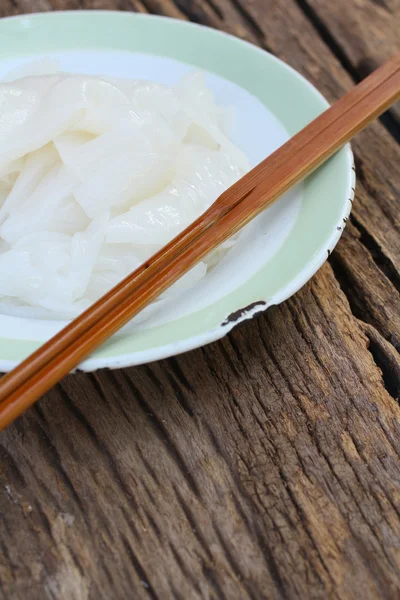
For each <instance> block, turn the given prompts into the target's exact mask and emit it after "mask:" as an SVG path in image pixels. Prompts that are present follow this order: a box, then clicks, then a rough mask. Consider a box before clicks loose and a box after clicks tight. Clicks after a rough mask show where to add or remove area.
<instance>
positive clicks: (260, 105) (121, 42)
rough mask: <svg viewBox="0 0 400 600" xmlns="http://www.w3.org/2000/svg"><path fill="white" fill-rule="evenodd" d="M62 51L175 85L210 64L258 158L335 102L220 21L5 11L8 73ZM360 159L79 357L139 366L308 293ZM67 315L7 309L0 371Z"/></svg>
mask: <svg viewBox="0 0 400 600" xmlns="http://www.w3.org/2000/svg"><path fill="white" fill-rule="evenodd" d="M43 58H46V59H47V58H51V59H53V58H55V59H56V60H57V62H58V63H59V64H61V67H62V68H63V69H64V70H67V71H70V72H76V73H88V74H99V75H114V76H120V77H132V78H145V79H151V80H154V81H157V82H159V83H166V84H171V83H174V82H175V81H177V80H178V79H179V78H180V77H181V76H182V75H184V74H186V73H188V72H191V71H196V70H201V71H204V72H205V74H206V79H207V83H208V85H209V87H210V88H211V89H212V90H213V92H214V94H215V96H216V97H217V100H218V102H219V103H220V104H228V105H230V106H232V107H233V108H234V114H235V120H234V126H233V131H232V139H233V140H234V142H235V143H236V144H237V145H238V146H239V147H241V148H242V149H243V150H244V151H245V153H246V154H247V155H248V157H249V159H250V162H251V163H252V164H253V165H254V164H257V162H259V161H260V160H262V159H263V158H264V157H265V156H267V155H268V154H270V153H271V152H272V151H273V150H275V149H276V148H278V147H279V146H280V145H282V143H284V142H285V141H286V140H287V139H289V137H291V136H292V135H294V134H295V133H296V132H297V131H299V130H300V129H302V128H303V127H304V126H305V125H306V124H307V123H309V122H310V121H311V120H312V119H313V118H315V117H316V116H317V115H318V114H320V113H321V112H322V111H323V110H325V109H326V108H327V106H328V103H327V101H326V100H325V99H324V97H323V96H322V95H321V94H320V93H319V92H318V91H317V90H316V89H315V88H314V87H313V86H312V85H311V84H310V83H309V82H308V81H307V80H306V79H304V78H303V77H302V76H301V75H299V74H298V73H297V72H296V71H294V70H293V69H292V68H291V67H289V66H288V65H286V64H285V63H283V62H282V61H280V60H279V59H277V58H275V57H274V56H272V55H271V54H269V53H267V52H265V51H263V50H261V49H259V48H257V47H256V46H253V45H252V44H249V43H247V42H244V41H242V40H239V39H237V38H235V37H232V36H230V35H228V34H225V33H221V32H219V31H215V30H213V29H210V28H207V27H203V26H201V25H195V24H192V23H187V22H183V21H177V20H174V19H169V18H164V17H156V16H150V15H142V14H131V13H122V12H121V13H119V12H103V11H90V12H89V11H88V12H86V11H76V12H74V11H72V12H56V13H46V14H36V15H29V16H21V17H12V18H7V19H2V20H0V77H3V76H4V75H5V74H7V73H8V72H9V71H10V70H13V69H18V68H19V67H20V66H21V65H24V64H26V63H32V62H33V61H36V60H42V59H43ZM354 185H355V177H354V163H353V155H352V152H351V149H350V146H349V145H347V146H346V147H344V148H343V149H342V150H341V151H339V152H338V153H337V154H336V155H335V156H334V157H332V158H331V159H330V160H329V161H328V162H327V163H325V165H323V166H322V167H321V168H320V169H318V170H317V171H316V172H315V173H314V174H312V175H311V176H310V177H308V178H307V180H306V181H305V182H304V183H303V184H302V185H301V186H298V187H297V188H295V189H294V190H292V191H291V192H289V193H288V194H286V195H285V196H284V197H282V198H281V199H280V200H279V201H278V202H277V203H276V204H275V205H274V206H272V207H271V208H269V209H268V210H267V211H265V212H264V213H262V214H261V215H260V216H259V217H257V219H255V220H254V221H253V222H252V223H250V224H249V225H248V226H247V227H246V229H245V230H244V231H243V232H242V233H241V234H240V237H239V241H238V242H237V244H236V245H235V246H234V247H233V249H232V250H231V251H230V252H229V253H228V254H227V255H226V256H225V257H224V259H223V260H222V261H221V262H220V263H219V264H218V265H217V267H215V268H214V269H213V270H212V271H211V272H210V273H209V274H207V276H206V277H205V278H204V279H203V280H202V281H200V282H199V284H198V285H196V286H195V287H194V288H192V289H191V290H189V291H187V292H186V293H185V294H183V295H182V296H181V297H180V298H179V302H177V301H176V300H174V302H169V303H167V304H165V305H163V307H162V310H160V311H159V312H156V313H154V314H152V316H151V317H149V318H148V319H147V320H145V321H142V322H139V323H137V324H135V323H131V324H129V325H128V326H127V327H125V328H124V329H123V330H122V331H121V332H119V333H118V334H117V335H115V336H114V337H113V338H112V339H111V340H110V341H108V342H107V343H106V344H104V345H103V346H102V347H101V348H100V349H99V350H97V351H96V352H95V353H94V354H92V355H91V357H89V358H88V359H87V360H86V361H84V362H83V363H82V364H81V365H80V367H79V368H80V369H82V370H86V371H92V370H95V369H99V368H104V367H109V368H118V367H123V366H129V365H137V364H141V363H145V362H150V361H154V360H158V359H161V358H165V357H167V356H171V355H174V354H179V353H180V352H184V351H187V350H191V349H193V348H197V347H199V346H201V345H203V344H206V343H209V342H212V341H215V340H217V339H219V338H221V337H223V336H224V335H225V334H226V333H228V331H230V330H231V329H232V328H233V327H234V326H235V325H236V324H238V323H240V322H242V321H244V320H246V319H249V318H251V317H253V316H254V315H255V314H256V313H258V312H260V311H263V310H265V309H266V308H268V307H269V306H271V305H274V304H278V303H280V302H283V301H284V300H286V299H287V298H289V297H290V296H291V295H292V294H294V293H295V292H296V291H297V290H299V289H300V288H301V287H302V286H303V285H304V284H305V283H306V282H307V281H308V280H309V279H310V278H311V277H312V276H313V275H314V273H315V272H316V271H317V270H318V269H319V268H320V267H321V265H322V264H323V263H324V262H325V260H326V259H327V258H328V256H329V254H330V252H331V251H332V249H333V248H334V246H335V244H336V243H337V241H338V239H339V237H340V235H341V233H342V231H343V228H344V225H345V222H346V220H347V217H348V215H349V212H350V209H351V203H352V199H353V194H354ZM63 325H64V323H62V322H60V321H45V320H39V319H36V320H35V319H21V318H15V317H10V316H6V315H0V371H3V372H5V371H8V370H10V369H11V368H12V367H14V366H15V365H16V364H17V363H18V362H20V361H21V360H22V359H24V358H25V357H26V356H27V355H28V354H30V353H31V352H33V351H34V350H35V349H36V348H37V347H38V346H39V345H41V344H42V343H43V342H44V341H45V340H47V339H48V338H49V337H50V336H51V335H53V334H54V333H56V332H57V331H58V330H59V329H60V328H61V327H62V326H63Z"/></svg>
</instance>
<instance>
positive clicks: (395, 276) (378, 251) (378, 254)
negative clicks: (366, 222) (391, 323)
mask: <svg viewBox="0 0 400 600" xmlns="http://www.w3.org/2000/svg"><path fill="white" fill-rule="evenodd" d="M350 220H351V223H352V224H353V225H354V227H356V229H358V231H359V232H360V234H361V235H360V238H359V240H360V242H361V243H362V245H363V246H364V247H365V248H366V249H367V250H368V252H369V254H370V255H371V257H372V259H373V261H374V263H375V264H376V266H377V267H378V268H379V269H380V270H381V271H382V273H383V274H384V275H385V276H386V277H387V278H388V279H389V281H390V282H391V283H392V284H393V286H394V287H395V288H396V290H397V291H398V292H399V293H400V274H399V273H398V271H397V269H396V267H395V266H394V264H393V263H392V261H391V260H390V258H389V257H388V256H386V254H385V253H384V252H383V250H382V248H381V247H380V246H379V245H378V243H377V241H376V240H375V239H374V238H373V237H372V235H371V234H370V233H369V232H368V231H367V230H366V229H365V227H364V226H363V225H362V224H361V223H360V221H359V220H358V219H357V217H356V216H355V215H354V214H352V215H351V216H350Z"/></svg>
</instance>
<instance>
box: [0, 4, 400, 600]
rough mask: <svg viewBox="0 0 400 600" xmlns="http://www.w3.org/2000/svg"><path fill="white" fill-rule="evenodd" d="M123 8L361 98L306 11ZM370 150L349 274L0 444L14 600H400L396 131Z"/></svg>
mask: <svg viewBox="0 0 400 600" xmlns="http://www.w3.org/2000/svg"><path fill="white" fill-rule="evenodd" d="M43 1H44V0H40V1H38V0H34V1H32V2H30V3H29V5H28V4H27V2H26V1H25V4H23V2H22V1H21V0H20V1H19V2H18V3H17V4H14V3H13V6H12V5H11V4H10V5H9V6H8V7H7V5H4V3H3V4H2V9H3V10H4V6H6V10H9V11H17V12H18V11H21V10H36V9H37V8H41V7H42V6H44V5H43V4H42V2H43ZM390 1H392V2H393V0H385V2H390ZM90 2H91V0H90ZM49 4H50V3H49ZM86 5H87V6H93V4H89V2H86ZM46 6H47V5H46ZM52 6H53V7H55V8H62V7H65V6H67V3H66V2H64V1H63V0H57V2H56V0H54V1H53V2H52ZM68 6H70V4H68ZM115 6H117V5H115ZM118 7H119V8H124V9H130V8H134V9H137V10H143V11H144V10H149V11H151V12H154V11H160V12H162V13H163V14H171V15H174V16H185V17H186V18H191V19H193V20H196V21H199V22H204V23H206V24H209V25H212V26H214V27H219V28H221V29H225V30H228V31H230V32H231V33H235V34H237V35H240V36H241V37H243V38H245V39H248V40H250V41H253V42H255V43H258V44H261V45H263V46H265V47H268V48H270V49H271V50H272V51H273V52H274V53H276V54H277V55H279V56H281V57H282V58H284V59H285V60H287V61H288V62H290V63H291V64H292V65H293V66H295V67H296V68H297V69H298V70H300V71H301V72H303V73H304V74H305V75H306V76H307V77H308V78H309V79H310V80H311V81H313V82H314V83H315V84H316V85H317V87H319V89H321V91H322V92H323V93H325V94H326V95H327V97H328V98H329V99H331V100H332V99H334V98H336V97H338V96H339V95H341V94H342V93H343V92H344V91H345V90H346V89H349V87H350V86H351V85H352V83H353V82H352V79H351V77H350V76H349V74H348V73H347V72H346V70H345V69H343V66H342V65H341V64H340V62H339V61H338V59H337V57H335V56H334V55H333V54H332V51H331V49H330V48H329V46H328V45H327V44H326V42H325V41H324V40H323V38H322V37H321V36H320V32H319V31H318V30H317V29H316V28H315V24H314V23H313V21H312V20H310V19H309V17H308V16H307V14H306V13H305V12H304V11H303V10H302V9H301V7H299V6H298V4H297V3H295V2H292V1H290V2H288V1H286V2H284V1H283V0H278V1H275V2H268V3H267V2H264V1H262V0H247V1H246V2H245V1H243V0H232V1H228V0H208V1H207V2H200V1H198V0H193V1H191V2H189V1H184V0H179V1H178V0H177V2H176V3H175V4H173V3H172V2H161V1H158V2H157V1H156V0H141V2H139V1H138V0H135V1H133V0H124V4H123V5H118ZM45 9H47V8H46V7H45ZM355 148H356V152H357V161H358V171H359V179H360V183H359V185H358V188H357V200H356V203H355V210H354V219H353V223H352V226H351V227H349V229H348V231H346V235H345V237H344V238H343V240H342V242H341V243H340V245H339V247H338V250H337V252H336V253H335V254H334V256H333V261H332V267H333V268H332V267H331V266H330V265H329V264H326V265H325V266H324V267H323V269H322V270H321V271H320V272H319V273H318V275H317V276H316V277H314V278H313V280H312V281H311V282H310V283H309V284H308V285H307V286H306V287H305V288H304V289H303V290H301V291H300V292H299V293H298V294H297V295H296V296H295V297H294V298H292V299H291V300H290V301H288V302H286V303H285V304H284V305H282V306H280V307H276V308H274V309H272V310H270V311H268V313H267V314H263V315H261V316H260V317H259V318H258V319H257V320H256V321H252V322H248V323H246V324H245V325H243V326H242V327H240V328H239V329H237V330H235V331H234V332H233V333H232V334H231V335H230V336H229V337H228V338H226V339H225V340H223V341H221V342H218V343H215V344H212V345H210V346H208V347H206V348H204V349H200V350H196V351H193V352H190V353H188V354H186V355H183V356H181V357H177V358H173V359H169V360H166V361H161V362H159V363H155V364H153V365H149V366H143V367H139V368H135V369H126V370H123V371H116V372H109V371H104V372H100V373H98V374H96V375H78V376H74V377H70V378H68V379H67V380H66V381H65V382H64V383H63V384H62V385H60V386H58V387H57V388H56V389H55V390H54V391H53V392H51V393H50V394H48V395H47V396H46V398H44V399H43V400H42V401H41V403H40V404H39V405H38V406H37V407H35V408H34V409H33V410H31V411H30V412H29V413H27V414H26V415H25V416H24V417H23V418H22V419H20V420H19V421H18V422H17V423H16V424H14V425H13V426H12V427H10V428H9V429H8V430H7V431H6V432H4V433H2V434H1V436H0V514H1V518H2V525H3V527H2V531H1V534H0V549H1V550H0V580H1V589H0V597H4V598H7V599H9V598H11V599H14V598H15V599H17V600H18V599H19V598H21V599H22V598H23V599H24V600H26V598H29V599H30V598H32V599H33V600H36V598H37V599H39V598H40V599H42V598H54V599H57V600H60V599H61V600H64V598H65V599H68V600H70V599H72V600H75V599H79V600H81V599H83V600H86V599H90V600H91V599H96V600H97V599H98V598H100V599H101V598H106V599H109V598H131V597H134V598H135V599H136V598H139V599H140V598H146V599H147V598H160V599H161V598H162V599H164V598H178V599H179V598H184V599H185V600H186V599H187V598H190V599H191V598H194V599H196V598H229V599H234V600H235V599H246V598H251V599H257V600H258V599H259V598H268V599H275V598H282V599H283V598H285V599H286V598H290V599H292V598H293V599H297V598H307V599H309V598H310V599H314V598H316V599H317V598H318V599H319V598H321V599H322V598H324V599H325V598H343V599H346V600H347V599H353V598H354V599H358V598H360V597H363V598H365V600H369V599H371V600H372V599H375V598H378V597H380V598H388V600H389V599H392V598H394V597H396V595H397V594H399V593H400V578H399V564H400V546H399V542H398V540H399V539H400V491H399V490H400V485H399V482H400V460H399V459H400V441H399V440H400V436H399V433H400V409H399V406H398V403H397V402H396V400H395V398H394V396H395V395H396V394H397V393H398V391H397V387H396V384H397V383H398V373H399V372H400V371H399V368H400V367H399V361H398V355H397V353H396V350H395V348H394V345H396V344H397V340H398V339H399V338H398V336H399V330H398V326H399V324H398V319H399V314H398V305H397V310H396V298H397V296H395V295H393V294H394V293H395V292H396V293H398V292H397V291H396V286H395V284H396V282H397V277H398V261H399V255H398V247H399V242H398V233H397V230H396V227H397V224H398V220H397V215H396V211H395V207H394V206H392V205H393V203H394V200H395V197H396V196H397V195H398V190H399V188H400V185H399V174H398V168H397V165H398V156H399V155H398V149H397V147H396V144H395V142H394V140H393V138H392V137H391V136H389V134H388V133H387V132H386V131H385V129H384V127H383V126H382V125H381V124H376V125H374V126H373V127H372V128H371V129H370V130H369V131H368V132H365V134H362V136H360V137H359V140H358V142H357V143H356V144H355ZM343 292H346V295H345V294H344V293H343ZM376 296H378V297H379V299H380V300H381V301H384V302H385V312H382V311H381V312H380V311H379V307H378V302H377V300H376ZM353 311H354V312H353ZM395 336H397V337H395ZM379 367H382V369H380V368H379Z"/></svg>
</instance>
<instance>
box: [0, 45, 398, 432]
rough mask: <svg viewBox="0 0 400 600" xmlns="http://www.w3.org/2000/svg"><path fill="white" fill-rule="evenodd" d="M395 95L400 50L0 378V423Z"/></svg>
mask: <svg viewBox="0 0 400 600" xmlns="http://www.w3.org/2000/svg"><path fill="white" fill-rule="evenodd" d="M398 98H400V54H397V55H396V56H394V57H393V58H392V59H391V60H389V61H388V62H387V63H385V64H384V65H383V66H382V67H380V68H379V69H377V70H376V71H374V72H373V73H372V74H371V75H370V76H369V77H367V78H366V79H365V80H364V81H362V82H361V83H360V84H358V85H357V86H356V87H355V88H353V89H352V90H351V91H350V92H349V93H347V94H346V95H345V96H343V97H342V98H341V99H340V100H338V101H337V102H336V103H335V104H334V105H333V106H331V107H330V108H328V109H327V110H326V111H325V112H324V113H322V114H321V115H320V116H319V117H317V118H316V119H315V120H314V121H312V122H311V123H310V124H309V125H307V126H306V127H305V128H304V129H302V130H301V131H300V132H299V133H298V134H296V135H295V136H294V137H293V138H291V139H290V140H289V141H288V142H287V143H285V144H284V145H283V146H281V147H280V148H279V149H278V150H276V151H275V152H274V153H273V154H271V155H270V156H269V157H268V158H266V159H265V160H264V161H263V162H261V163H260V164H259V165H257V166H256V167H255V168H254V169H252V170H251V171H250V172H249V173H247V174H246V175H245V176H244V177H243V178H242V179H240V180H239V181H238V182H237V183H235V184H234V185H233V186H232V187H230V188H229V189H228V190H226V192H224V193H223V194H222V195H221V196H220V197H219V198H218V199H217V200H216V201H215V202H214V204H213V205H212V206H211V207H210V208H209V209H208V210H207V211H206V212H205V213H204V214H203V215H202V216H201V217H199V218H198V219H197V220H196V221H195V222H194V223H192V225H190V226H189V227H188V228H187V229H185V230H184V231H183V232H182V233H181V234H180V235H178V236H177V237H176V238H174V239H173V240H172V241H171V242H170V243H169V244H167V245H166V246H165V247H164V248H162V249H161V250H160V251H159V252H157V254H155V255H154V256H153V257H152V258H151V259H149V260H148V261H146V262H145V263H144V264H143V265H142V266H141V267H139V268H138V269H136V271H134V272H133V273H131V274H130V275H129V276H128V277H126V278H125V279H124V280H123V281H122V282H121V283H120V284H119V285H117V286H116V287H114V288H113V289H112V290H111V291H110V292H108V293H107V294H106V295H105V296H103V297H102V298H101V299H100V300H98V301H97V302H96V303H95V304H94V305H93V306H91V307H90V308H89V309H87V310H86V311H85V312H84V313H83V314H82V315H80V316H79V317H78V318H77V319H75V320H74V321H72V322H71V323H70V324H69V325H67V327H65V328H64V329H63V330H62V331H60V332H59V333H58V334H57V335H55V336H54V337H53V338H52V339H50V340H49V341H48V342H47V343H45V344H44V345H43V346H41V347H40V348H39V349H38V350H37V351H36V352H34V353H33V354H32V355H31V356H29V357H28V358H27V359H26V360H24V361H23V362H22V363H21V364H20V365H19V366H17V367H16V368H15V369H14V370H13V371H11V372H10V373H8V374H7V375H5V376H4V377H3V378H2V379H1V380H0V429H3V428H4V427H6V426H7V425H8V424H9V423H11V422H12V421H13V420H14V419H15V418H16V417H18V416H19V415H20V414H21V413H22V412H24V411H25V410H26V409H27V408H28V407H29V406H31V405H32V404H33V403H34V402H35V401H36V400H38V399H39V398H40V397H41V396H42V395H43V394H45V393H46V392H47V391H48V390H49V389H50V388H52V387H53V386H54V385H55V384H56V383H57V382H58V381H59V380H60V379H61V378H62V377H64V375H66V374H67V373H69V372H70V371H71V370H72V369H74V367H76V366H77V365H78V364H79V363H80V362H81V361H82V360H83V359H84V358H85V357H86V356H87V355H88V354H90V353H91V352H92V351H93V350H95V348H97V347H98V346H100V345H101V344H102V343H103V342H105V341H106V340H107V339H108V338H109V337H110V336H112V335H113V334H114V333H115V332H116V331H117V330H118V329H120V328H121V327H123V325H125V324H126V323H127V322H128V321H129V320H130V319H132V317H134V316H135V315H136V314H137V313H139V312H140V311H141V310H142V309H143V308H144V307H145V306H146V305H148V304H149V303H150V302H152V301H153V300H154V299H155V298H157V296H159V295H160V294H161V293H162V292H164V290H166V289H167V288H168V287H169V286H170V285H172V284H173V283H174V282H175V281H176V280H177V279H179V277H181V276H182V275H183V274H184V273H185V272H186V271H188V270H189V269H190V268H192V267H193V266H194V265H195V264H196V263H197V262H199V261H200V260H201V259H202V258H203V257H204V256H206V255H207V254H208V253H209V252H211V251H212V250H214V249H215V248H216V247H217V246H218V245H219V244H221V243H222V242H223V241H225V240H226V239H227V238H229V237H230V236H231V235H233V234H234V233H236V232H237V231H239V229H241V228H242V227H244V225H246V224H247V223H248V222H249V221H251V220H252V219H253V218H254V217H255V216H257V215H258V214H259V213H260V212H261V211H263V210H264V209H265V208H267V207H268V206H269V205H270V204H272V203H273V202H274V201H275V200H277V199H278V198H279V197H280V196H281V195H282V194H284V193H285V192H286V191H287V190H289V189H290V188H291V187H293V186H294V185H295V184H297V183H298V182H299V181H301V180H302V179H304V178H305V177H306V176H307V175H309V174H310V173H311V172H312V171H313V170H314V169H316V168H317V167H318V166H320V165H321V164H322V163H323V162H324V161H326V160H327V159H328V158H329V157H330V156H331V155H332V154H334V152H336V151H337V150H338V149H339V148H340V147H342V146H343V145H344V144H345V143H346V142H348V141H349V140H350V139H351V138H352V137H353V136H354V135H355V134H356V133H358V132H359V131H360V130H361V129H363V128H364V127H365V126H366V125H368V123H370V122H371V121H372V120H373V119H375V118H376V117H377V116H379V115H380V114H381V113H383V112H384V111H385V110H386V109H387V108H388V107H389V106H390V105H391V104H392V103H393V102H395V101H396V100H397V99H398Z"/></svg>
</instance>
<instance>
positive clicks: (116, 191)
mask: <svg viewBox="0 0 400 600" xmlns="http://www.w3.org/2000/svg"><path fill="white" fill-rule="evenodd" d="M231 116H232V115H231V113H230V112H229V110H227V109H223V108H220V107H218V106H217V105H216V102H215V99H214V97H213V94H212V92H211V91H210V90H209V89H208V88H207V87H206V85H205V81H204V77H203V75H202V74H201V73H195V74H192V75H190V76H188V77H185V78H184V79H183V80H182V81H180V82H179V83H178V84H177V85H175V86H173V87H167V86H162V85H159V84H155V83H151V82H147V81H133V80H127V79H126V80H122V79H121V80H116V79H115V80H114V79H110V78H105V77H104V78H100V77H92V76H86V75H85V76H83V75H68V74H64V73H56V74H51V75H34V76H28V77H22V78H20V79H16V80H14V81H9V80H8V81H6V82H4V83H2V84H0V312H3V313H8V314H12V315H17V316H26V317H37V318H43V317H45V318H55V317H56V318H72V317H74V316H76V315H77V314H78V313H79V312H81V311H82V310H83V309H85V308H86V307H87V306H89V305H90V303H92V302H93V301H95V300H96V299H97V298H98V297H99V296H101V295H102V294H104V293H105V292H106V291H107V290H109V289H110V288H111V287H112V286H113V285H115V284H116V283H118V282H119V281H120V280H121V279H122V278H123V277H125V276H126V275H127V274H128V273H130V272H131V271H132V270H133V269H135V268H136V267H137V266H139V265H140V264H141V263H142V262H143V261H144V260H146V259H147V258H149V257H150V256H151V255H152V254H153V253H154V252H155V251H157V250H158V249H159V248H161V247H162V246H163V245H164V244H165V243H167V242H168V241H169V240H171V239H172V238H173V237H174V236H175V235H177V234H178V233H179V232H180V231H182V230H183V229H184V228H185V227H187V226H188V225H189V224H190V223H191V222H192V221H193V220H194V219H195V218H197V217H198V216H199V215H200V214H201V213H203V212H204V211H205V210H206V209H207V208H208V207H209V206H210V205H211V204H212V203H213V202H214V201H215V199H216V198H217V197H218V196H219V195H220V194H221V193H222V192H223V191H224V190H225V189H226V188H228V187H229V186H230V185H232V184H233V183H234V182H235V181H236V180H237V179H238V178H240V177H241V176H242V175H243V174H244V173H245V172H246V171H247V170H248V167H249V165H248V162H247V158H246V157H245V156H244V154H243V153H242V152H241V151H240V150H239V149H238V148H237V147H236V146H235V145H234V144H233V143H232V142H231V141H230V139H229V137H228V134H227V124H228V122H229V121H230V119H231ZM232 243H234V240H230V241H228V242H227V243H226V244H224V245H223V247H222V248H220V249H218V250H217V251H216V252H214V253H213V254H212V255H211V256H209V257H207V259H206V260H204V261H203V262H201V263H200V264H199V265H197V266H196V267H195V268H194V269H192V270H191V271H190V272H189V273H188V274H186V276H185V277H183V278H182V279H181V280H180V281H179V282H177V283H176V284H175V285H174V286H172V288H171V289H170V290H168V292H166V293H165V294H164V295H163V297H168V295H169V296H171V295H173V294H176V293H179V292H180V291H181V290H182V289H186V288H187V287H190V286H192V285H193V284H194V283H196V281H199V280H200V279H201V278H202V277H204V276H205V275H206V272H207V269H208V268H210V267H211V266H212V265H213V264H215V262H216V261H217V260H219V259H220V257H221V256H222V255H223V253H224V252H226V250H227V249H228V248H229V247H230V245H232Z"/></svg>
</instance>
